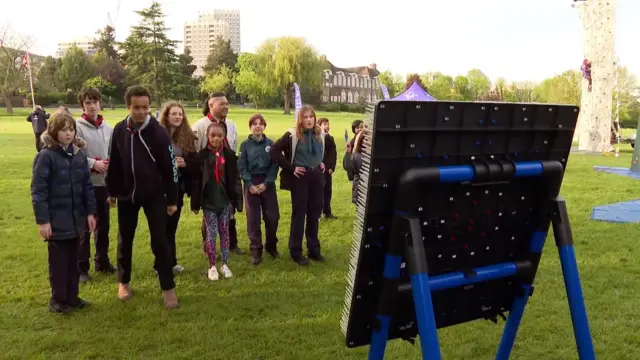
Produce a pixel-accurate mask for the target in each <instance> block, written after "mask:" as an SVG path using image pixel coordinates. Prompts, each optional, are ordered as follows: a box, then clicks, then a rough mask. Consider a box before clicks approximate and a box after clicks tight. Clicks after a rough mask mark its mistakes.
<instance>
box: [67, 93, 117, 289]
mask: <svg viewBox="0 0 640 360" xmlns="http://www.w3.org/2000/svg"><path fill="white" fill-rule="evenodd" d="M101 98H102V94H100V91H98V90H96V89H93V88H88V89H85V90H83V91H81V92H80V94H78V103H79V104H80V106H81V107H82V109H83V111H84V112H83V114H82V117H81V118H80V119H78V120H76V125H77V128H78V136H79V137H81V138H82V139H84V140H85V141H86V142H87V146H86V147H84V148H83V149H82V153H83V154H84V156H86V157H87V162H88V164H89V170H90V171H91V183H92V184H93V193H94V195H95V198H96V207H97V211H98V216H97V218H96V228H97V231H96V232H95V234H94V241H95V252H96V254H95V257H94V262H95V269H96V271H98V272H103V273H110V274H113V273H114V272H116V268H115V267H114V266H113V265H112V264H111V261H109V204H108V203H107V198H108V194H107V187H106V186H105V182H104V178H105V176H106V174H107V169H108V167H109V143H110V142H111V134H112V133H113V128H112V127H111V126H109V124H107V123H106V122H104V119H103V117H102V115H100V114H99V113H98V112H99V111H100V99H101ZM90 256H91V233H90V232H88V231H87V232H85V234H84V236H83V238H82V241H81V242H80V249H79V254H78V257H79V259H78V260H79V261H78V268H79V270H80V282H82V283H84V282H87V281H89V268H90V265H89V257H90Z"/></svg>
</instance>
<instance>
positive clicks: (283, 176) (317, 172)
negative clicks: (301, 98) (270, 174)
mask: <svg viewBox="0 0 640 360" xmlns="http://www.w3.org/2000/svg"><path fill="white" fill-rule="evenodd" d="M325 136H326V133H324V132H323V131H322V130H321V129H320V126H318V124H317V121H316V113H315V111H314V110H313V107H311V106H310V105H303V106H302V107H301V108H300V110H299V111H298V118H297V120H296V127H295V128H292V129H289V130H288V131H287V132H285V133H284V135H282V137H281V138H280V139H278V140H277V141H276V142H275V143H274V144H273V146H272V147H271V150H270V155H271V159H272V161H273V162H275V163H277V164H278V165H279V166H280V167H281V168H282V171H281V172H280V188H281V189H283V190H290V191H291V207H292V212H291V231H290V233H289V253H290V255H291V258H292V259H293V261H295V262H296V263H298V264H299V265H307V264H308V263H309V260H307V258H306V257H304V256H303V255H302V237H303V235H305V234H306V236H307V256H308V257H309V258H311V259H312V260H316V261H323V260H324V257H323V256H322V254H321V252H320V240H319V239H318V221H319V219H320V215H321V214H322V207H323V201H324V199H323V196H324V194H323V192H322V190H321V189H323V188H324V183H325V180H324V175H323V174H324V171H325V166H324V163H323V162H322V158H323V156H324V139H325ZM305 220H306V229H305Z"/></svg>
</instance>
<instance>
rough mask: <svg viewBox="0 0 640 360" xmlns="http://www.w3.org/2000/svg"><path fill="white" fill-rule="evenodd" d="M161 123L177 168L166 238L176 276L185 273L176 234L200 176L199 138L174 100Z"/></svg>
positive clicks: (162, 116)
mask: <svg viewBox="0 0 640 360" xmlns="http://www.w3.org/2000/svg"><path fill="white" fill-rule="evenodd" d="M160 124H161V125H162V126H163V127H164V128H165V129H167V131H168V132H169V136H170V137H171V146H173V153H174V155H175V156H176V166H177V167H178V210H176V212H175V214H173V215H167V237H168V240H169V248H170V250H171V257H172V260H173V262H172V264H173V272H175V273H179V272H182V271H184V267H183V266H181V265H178V259H177V257H176V231H177V230H178V222H179V221H180V214H181V213H182V206H183V205H184V194H187V195H189V196H191V195H192V194H193V187H194V185H195V184H196V182H197V180H198V176H199V175H200V161H199V159H198V153H197V152H196V140H197V139H198V138H197V137H196V135H195V134H194V133H193V130H191V127H190V126H189V121H188V120H187V114H186V113H185V111H184V108H183V107H182V105H180V103H178V102H176V101H170V102H168V103H166V104H165V105H164V107H163V108H162V111H161V112H160Z"/></svg>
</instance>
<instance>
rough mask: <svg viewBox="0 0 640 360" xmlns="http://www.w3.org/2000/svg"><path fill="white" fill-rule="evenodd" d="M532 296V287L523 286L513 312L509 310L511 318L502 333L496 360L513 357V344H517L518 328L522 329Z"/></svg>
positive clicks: (514, 302)
mask: <svg viewBox="0 0 640 360" xmlns="http://www.w3.org/2000/svg"><path fill="white" fill-rule="evenodd" d="M530 294H531V285H523V286H522V295H520V296H517V297H516V298H515V299H514V300H513V304H512V305H511V310H509V318H508V319H507V323H506V324H505V326H504V331H503V332H502V339H500V346H498V354H497V355H496V360H508V359H509V356H511V350H512V349H513V344H514V343H515V342H516V335H517V334H518V328H519V327H520V321H521V320H522V315H523V314H524V308H525V306H526V305H527V300H529V296H530Z"/></svg>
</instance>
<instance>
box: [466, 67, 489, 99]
mask: <svg viewBox="0 0 640 360" xmlns="http://www.w3.org/2000/svg"><path fill="white" fill-rule="evenodd" d="M467 78H468V79H469V85H470V90H471V99H472V100H478V99H480V97H481V96H483V95H486V94H487V93H488V92H489V90H491V80H489V78H488V77H487V75H485V74H484V73H483V72H482V71H480V69H471V70H469V72H467Z"/></svg>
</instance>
